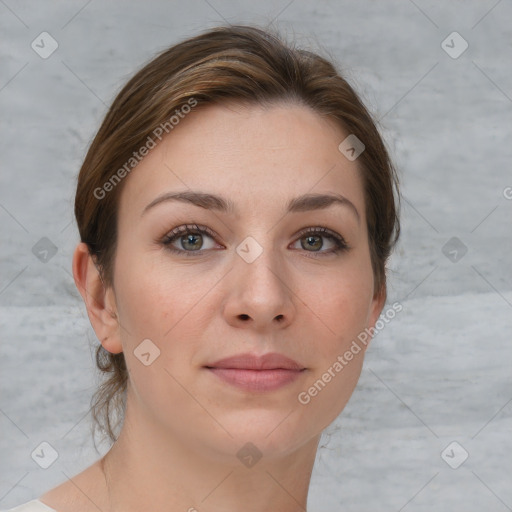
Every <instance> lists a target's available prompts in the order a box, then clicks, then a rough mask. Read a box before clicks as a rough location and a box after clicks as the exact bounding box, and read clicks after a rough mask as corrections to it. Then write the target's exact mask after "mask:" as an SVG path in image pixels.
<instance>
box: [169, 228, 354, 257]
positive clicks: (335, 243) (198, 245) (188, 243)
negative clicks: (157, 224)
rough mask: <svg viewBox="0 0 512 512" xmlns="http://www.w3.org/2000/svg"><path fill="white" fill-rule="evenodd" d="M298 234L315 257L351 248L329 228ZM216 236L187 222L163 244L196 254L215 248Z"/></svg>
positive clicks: (206, 229)
mask: <svg viewBox="0 0 512 512" xmlns="http://www.w3.org/2000/svg"><path fill="white" fill-rule="evenodd" d="M297 236H299V238H298V239H297V240H296V241H295V242H294V244H297V243H298V242H300V245H301V248H302V249H304V250H305V251H306V252H309V253H313V254H312V256H314V257H318V256H325V255H327V254H337V253H339V252H342V251H347V250H348V249H349V246H348V245H347V243H346V242H345V239H344V238H343V237H342V236H341V235H339V234H338V233H336V232H334V231H331V230H330V229H328V228H324V227H315V228H306V229H303V230H302V231H301V232H299V233H298V235H297ZM215 237H216V235H215V233H214V232H213V231H212V230H211V229H209V228H208V227H206V226H201V225H198V224H187V225H183V226H178V227H176V228H174V229H173V230H172V231H171V232H170V233H168V234H167V235H166V236H165V237H164V238H163V240H162V244H163V245H165V247H166V248H167V249H168V250H169V251H171V252H174V253H178V254H185V255H187V256H194V255H199V254H202V253H203V250H208V249H214V248H215V242H214V241H213V240H214V238H215ZM205 238H206V239H210V240H211V242H210V244H209V246H208V244H207V246H206V247H205V246H204V241H205ZM322 239H327V240H329V244H327V245H331V247H330V248H328V250H321V249H323V248H324V245H325V243H324V241H323V240H322ZM177 246H178V247H177ZM194 253H195V254H194ZM314 253H317V254H314Z"/></svg>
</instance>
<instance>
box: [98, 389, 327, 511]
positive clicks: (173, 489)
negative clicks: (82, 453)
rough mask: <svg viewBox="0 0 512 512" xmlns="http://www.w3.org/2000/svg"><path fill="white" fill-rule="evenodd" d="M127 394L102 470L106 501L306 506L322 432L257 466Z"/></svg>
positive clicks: (165, 507)
mask: <svg viewBox="0 0 512 512" xmlns="http://www.w3.org/2000/svg"><path fill="white" fill-rule="evenodd" d="M130 404H131V401H130V399H128V400H127V406H126V413H125V420H124V424H123V428H122V430H121V434H120V435H119V438H118V440H117V441H116V443H115V444H114V445H113V446H112V448H111V449H110V451H109V452H108V453H107V454H106V455H105V457H104V459H103V461H102V463H103V466H102V467H103V472H104V475H105V482H106V494H107V495H108V497H109V498H108V500H109V504H108V506H107V507H106V508H105V509H103V510H108V511H109V512H116V511H118V510H123V512H132V511H133V512H135V511H137V512H139V511H140V510H157V511H161V512H174V511H188V512H201V511H203V510H208V511H209V512H221V511H222V512H231V511H233V512H234V511H237V512H238V511H240V510H244V511H247V512H264V511H268V510H279V511H280V512H305V511H306V508H307V507H306V506H307V494H308V488H309V483H310V479H311V473H312V470H313V465H314V462H315V456H316V450H317V448H318V442H319V441H320V435H318V436H315V437H314V438H312V439H311V440H309V441H308V442H306V443H305V444H303V445H302V446H300V447H299V448H297V449H296V450H295V451H293V452H290V453H287V454H280V456H279V457H277V456H275V457H273V456H271V455H266V456H263V457H262V458H261V459H260V460H258V461H257V462H256V463H254V465H253V464H252V460H251V458H250V450H249V457H248V458H245V459H244V460H245V461H246V462H245V463H242V462H241V460H242V458H241V459H240V460H239V459H238V458H237V457H234V456H233V454H235V453H236V452H237V449H236V447H237V446H243V445H244V442H240V443H235V442H233V446H234V450H233V453H232V454H229V455H228V454H226V453H219V452H215V451H213V450H212V449H211V447H208V446H202V445H201V444H200V442H199V441H197V440H196V441H195V442H191V441H192V440H190V439H188V440H186V441H185V442H183V440H182V442H181V443H180V442H179V439H178V438H177V436H173V435H172V433H169V431H168V430H167V431H166V430H165V429H163V428H162V427H161V426H159V425H156V424H152V423H149V422H147V420H145V419H144V416H143V415H142V414H132V412H133V411H132V407H131V406H130Z"/></svg>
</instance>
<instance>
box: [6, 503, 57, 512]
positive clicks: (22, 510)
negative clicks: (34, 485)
mask: <svg viewBox="0 0 512 512" xmlns="http://www.w3.org/2000/svg"><path fill="white" fill-rule="evenodd" d="M0 512H56V510H55V509H53V508H50V507H49V506H48V505H45V504H44V503H43V502H42V501H39V500H31V501H27V502H26V503H23V504H22V505H18V506H17V507H14V508H10V509H7V510H0Z"/></svg>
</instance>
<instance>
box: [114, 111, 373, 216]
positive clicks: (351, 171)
mask: <svg viewBox="0 0 512 512" xmlns="http://www.w3.org/2000/svg"><path fill="white" fill-rule="evenodd" d="M347 135H348V133H345V132H343V131H342V129H341V128H340V127H339V126H338V125H336V124H335V123H334V122H333V121H332V120H330V119H327V118H324V117H321V116H320V115H319V114H317V113H316V112H314V111H312V110H311V109H309V108H307V107H304V106H300V105H294V104H286V105H285V104H276V105H273V106H270V107H262V106H259V105H249V106H242V105H239V104H226V105H208V106H203V107H200V108H198V109H197V110H194V111H192V112H191V113H190V114H188V115H187V116H185V117H184V118H183V119H181V120H180V122H179V124H178V125H176V126H175V127H174V128H173V130H172V131H171V132H170V133H169V134H168V135H166V136H165V137H164V138H163V139H162V141H160V142H158V141H157V142H158V144H157V145H156V147H155V148H154V149H151V150H150V151H149V153H148V154H147V155H146V156H145V157H144V158H143V159H142V160H141V162H140V163H139V164H138V165H137V166H136V168H135V169H134V170H133V171H132V172H131V173H130V175H129V176H128V177H127V178H126V179H127V182H126V183H125V184H124V189H123V192H122V194H121V202H120V215H121V216H125V215H130V216H131V215H134V216H135V215H136V213H137V214H138V215H139V216H140V215H141V214H142V212H143V210H144V208H145V207H146V206H147V205H148V204H149V203H150V202H151V201H153V200H154V199H155V198H156V197H157V196H159V195H161V194H162V193H165V192H173V191H187V190H191V189H192V190H201V191H205V192H209V193H212V194H216V195H221V196H224V197H229V199H230V202H231V203H233V204H234V206H235V208H234V211H233V212H232V213H235V214H236V215H237V216H240V215H242V214H243V213H244V212H247V213H250V214H252V215H254V213H255V212H256V211H258V210H260V211H262V212H263V211H267V212H270V211H271V210H272V211H274V210H275V211H277V210H278V209H279V208H282V207H283V206H284V205H285V203H286V204H288V203H289V200H290V199H292V198H293V197H295V196H298V195H302V194H305V193H326V192H331V193H339V194H342V195H344V196H345V197H348V198H349V199H350V201H352V202H353V203H354V204H356V206H357V209H358V210H359V211H360V213H361V214H364V208H363V205H364V196H363V187H362V181H361V176H360V171H359V168H358V166H357V163H356V162H352V161H349V160H348V159H347V158H345V156H343V155H342V154H341V152H340V151H339V150H338V146H339V144H340V142H341V141H342V140H343V139H345V138H346V136H347Z"/></svg>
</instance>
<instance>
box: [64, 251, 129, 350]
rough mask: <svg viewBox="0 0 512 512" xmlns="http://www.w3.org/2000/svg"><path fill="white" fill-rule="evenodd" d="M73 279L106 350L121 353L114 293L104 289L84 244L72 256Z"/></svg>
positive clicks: (109, 289) (107, 288)
mask: <svg viewBox="0 0 512 512" xmlns="http://www.w3.org/2000/svg"><path fill="white" fill-rule="evenodd" d="M73 277H74V279H75V285H76V287H77V289H78V291H79V292H80V295H81V296H82V299H83V301H84V303H85V307H86V308H87V314H88V316H89V320H90V322H91V325H92V327H93V329H94V332H95V333H96V336H97V337H98V340H100V342H101V344H102V345H103V348H105V350H108V351H109V352H112V353H113V354H118V353H119V352H122V351H123V347H122V344H121V340H120V332H119V321H118V318H117V314H116V304H115V295H114V292H113V290H112V288H110V287H106V286H105V285H104V283H103V281H102V279H101V276H100V273H99V271H98V269H97V267H96V265H95V263H94V260H93V258H92V256H91V254H90V253H89V248H88V247H87V244H85V243H83V242H81V243H79V244H78V245H77V247H76V249H75V253H74V255H73Z"/></svg>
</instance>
